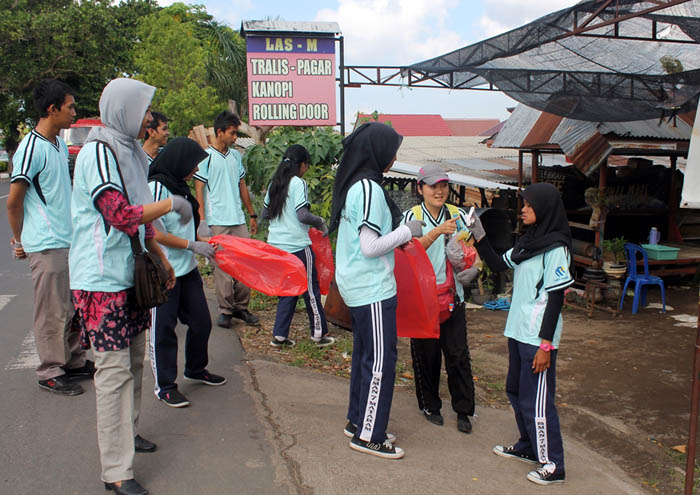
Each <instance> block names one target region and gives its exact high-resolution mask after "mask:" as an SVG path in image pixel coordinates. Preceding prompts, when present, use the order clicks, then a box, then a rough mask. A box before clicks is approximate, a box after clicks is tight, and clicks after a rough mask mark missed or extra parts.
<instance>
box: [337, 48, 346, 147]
mask: <svg viewBox="0 0 700 495" xmlns="http://www.w3.org/2000/svg"><path fill="white" fill-rule="evenodd" d="M338 41H340V135H341V136H345V40H344V38H343V36H341V37H340V38H338Z"/></svg>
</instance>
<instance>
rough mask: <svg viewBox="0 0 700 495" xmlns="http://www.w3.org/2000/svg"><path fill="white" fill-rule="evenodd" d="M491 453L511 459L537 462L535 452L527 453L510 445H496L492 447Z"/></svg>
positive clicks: (530, 462) (531, 462) (529, 462)
mask: <svg viewBox="0 0 700 495" xmlns="http://www.w3.org/2000/svg"><path fill="white" fill-rule="evenodd" d="M493 453H494V454H496V455H500V456H501V457H509V458H511V459H517V460H519V461H523V462H527V463H528V464H538V462H537V457H535V454H528V453H527V452H523V451H521V450H515V449H514V448H513V446H512V445H511V446H510V447H504V446H503V445H496V446H495V447H494V448H493Z"/></svg>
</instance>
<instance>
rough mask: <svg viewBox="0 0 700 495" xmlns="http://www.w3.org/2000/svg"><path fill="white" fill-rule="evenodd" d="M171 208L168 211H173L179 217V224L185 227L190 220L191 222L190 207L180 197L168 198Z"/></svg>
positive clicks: (187, 202) (188, 203)
mask: <svg viewBox="0 0 700 495" xmlns="http://www.w3.org/2000/svg"><path fill="white" fill-rule="evenodd" d="M170 201H171V202H172V206H171V207H170V211H174V212H175V213H177V214H178V215H180V223H181V224H182V225H187V224H188V223H189V221H190V220H192V205H191V204H190V202H189V201H187V200H186V199H185V198H183V197H182V196H178V195H173V196H172V197H171V198H170Z"/></svg>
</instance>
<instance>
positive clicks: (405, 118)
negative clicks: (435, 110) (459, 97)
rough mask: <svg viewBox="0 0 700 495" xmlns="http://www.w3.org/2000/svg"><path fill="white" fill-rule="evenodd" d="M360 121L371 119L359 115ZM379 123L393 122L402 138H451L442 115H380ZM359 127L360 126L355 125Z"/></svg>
mask: <svg viewBox="0 0 700 495" xmlns="http://www.w3.org/2000/svg"><path fill="white" fill-rule="evenodd" d="M357 119H358V121H359V120H360V119H370V121H373V119H372V116H371V115H368V114H359V115H358V116H357ZM378 121H379V122H391V127H393V128H394V130H395V131H396V132H398V133H399V134H401V135H402V136H451V135H452V133H451V131H450V128H449V127H448V126H447V124H446V123H445V121H444V120H443V118H442V117H441V116H440V115H419V114H409V115H398V114H379V117H378ZM355 125H358V124H355Z"/></svg>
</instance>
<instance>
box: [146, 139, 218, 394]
mask: <svg viewBox="0 0 700 495" xmlns="http://www.w3.org/2000/svg"><path fill="white" fill-rule="evenodd" d="M206 156H207V154H206V152H205V151H204V150H203V149H202V148H201V146H199V144H197V142H196V141H193V140H192V139H188V138H185V137H178V138H175V139H173V140H172V141H170V143H169V144H168V145H167V146H166V147H165V148H163V150H162V151H161V152H160V153H159V154H158V156H157V157H156V159H155V160H153V162H152V163H151V166H150V169H149V175H148V179H149V186H150V188H151V192H152V193H153V200H154V201H161V200H164V199H167V198H170V197H171V196H172V195H173V194H178V195H180V196H182V197H183V198H185V199H187V200H188V201H189V202H190V204H191V205H192V211H197V210H198V209H199V204H198V203H197V200H196V199H195V198H194V196H193V195H192V193H191V192H190V188H189V186H188V185H187V181H188V180H190V179H191V178H192V176H193V175H194V174H195V173H196V172H197V164H198V163H199V162H200V161H202V160H203V159H204V158H206ZM198 224H199V218H197V216H196V215H195V216H193V218H192V219H191V220H190V221H189V222H187V223H186V224H184V225H183V224H182V223H181V222H180V219H179V217H178V215H177V213H175V212H171V213H168V214H167V215H164V216H163V217H161V219H160V222H157V223H156V224H155V225H154V228H155V239H156V241H158V243H159V244H161V245H162V246H164V251H165V254H166V256H167V258H168V261H169V262H170V264H171V265H172V267H173V270H174V271H175V277H176V278H175V287H173V288H172V289H170V291H169V292H168V300H167V301H166V302H165V303H164V304H162V305H160V306H158V307H157V308H154V309H153V312H154V313H155V314H154V315H153V317H152V320H151V333H150V339H151V341H150V344H151V346H150V348H151V369H152V370H153V377H154V381H155V390H154V392H155V394H156V397H158V399H160V400H161V401H162V402H163V403H164V404H166V405H168V406H170V407H186V406H188V405H189V404H190V402H189V400H188V399H187V398H186V397H185V396H184V395H183V394H182V393H181V392H180V391H179V390H178V387H177V384H176V383H175V379H176V378H177V347H178V345H177V334H176V333H175V327H176V326H177V321H178V320H180V321H181V322H182V323H183V324H184V325H186V326H187V334H186V336H185V373H184V376H185V380H190V381H194V382H198V383H203V384H205V385H212V386H218V385H223V384H224V383H226V378H224V377H223V376H219V375H215V374H214V373H211V372H209V371H208V370H207V364H208V363H209V352H208V345H209V334H210V333H211V315H210V314H209V306H207V299H206V297H205V295H204V288H203V284H202V277H200V275H199V269H198V268H197V260H196V258H195V254H199V255H201V256H205V257H207V258H208V259H210V260H211V261H213V259H214V247H213V246H212V245H211V244H208V243H207V242H206V241H207V240H208V239H205V238H202V237H198V236H197V235H196V232H197V227H198ZM161 228H163V231H161Z"/></svg>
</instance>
